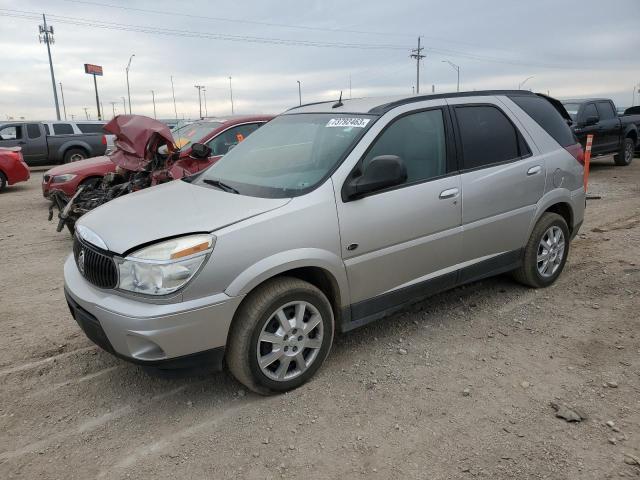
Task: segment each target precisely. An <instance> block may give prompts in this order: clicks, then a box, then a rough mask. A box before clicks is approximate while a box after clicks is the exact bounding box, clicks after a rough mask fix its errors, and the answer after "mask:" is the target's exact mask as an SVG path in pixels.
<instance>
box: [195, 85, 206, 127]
mask: <svg viewBox="0 0 640 480" xmlns="http://www.w3.org/2000/svg"><path fill="white" fill-rule="evenodd" d="M194 87H195V88H197V89H198V105H199V107H200V120H202V94H201V93H200V92H201V90H202V89H203V88H204V85H194Z"/></svg>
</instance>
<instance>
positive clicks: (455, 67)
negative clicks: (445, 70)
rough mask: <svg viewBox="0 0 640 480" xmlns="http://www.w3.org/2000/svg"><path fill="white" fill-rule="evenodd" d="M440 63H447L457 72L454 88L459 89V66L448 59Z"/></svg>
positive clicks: (457, 90)
mask: <svg viewBox="0 0 640 480" xmlns="http://www.w3.org/2000/svg"><path fill="white" fill-rule="evenodd" d="M442 63H448V64H449V65H451V68H453V69H454V70H455V71H456V72H458V87H457V88H456V92H459V91H460V66H459V65H456V64H455V63H453V62H450V61H449V60H442Z"/></svg>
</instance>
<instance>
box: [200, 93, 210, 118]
mask: <svg viewBox="0 0 640 480" xmlns="http://www.w3.org/2000/svg"><path fill="white" fill-rule="evenodd" d="M202 97H203V98H204V116H205V117H208V116H209V110H207V87H206V86H205V87H202Z"/></svg>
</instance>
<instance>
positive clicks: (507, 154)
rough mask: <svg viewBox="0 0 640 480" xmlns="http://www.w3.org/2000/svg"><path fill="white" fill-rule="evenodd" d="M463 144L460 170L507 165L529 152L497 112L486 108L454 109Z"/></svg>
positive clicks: (522, 140)
mask: <svg viewBox="0 0 640 480" xmlns="http://www.w3.org/2000/svg"><path fill="white" fill-rule="evenodd" d="M455 112H456V118H457V120H458V127H459V130H460V139H461V141H462V158H463V168H464V169H465V170H467V169H471V168H479V167H484V166H488V165H494V164H496V163H502V162H508V161H511V160H515V159H517V158H520V157H524V156H527V155H529V154H530V153H531V152H530V150H529V147H528V146H527V145H526V143H525V142H524V139H523V138H522V136H521V135H520V133H519V132H518V131H517V130H516V128H515V127H514V126H513V124H512V123H511V121H510V120H509V119H508V118H507V117H506V116H505V114H504V113H502V111H500V109H498V108H496V107H494V106H488V105H468V106H462V107H458V106H456V107H455Z"/></svg>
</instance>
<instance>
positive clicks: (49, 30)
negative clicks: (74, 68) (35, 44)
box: [39, 13, 60, 120]
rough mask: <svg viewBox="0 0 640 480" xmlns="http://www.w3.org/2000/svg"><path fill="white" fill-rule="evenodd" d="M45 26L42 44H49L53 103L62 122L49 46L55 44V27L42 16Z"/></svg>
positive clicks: (43, 26)
mask: <svg viewBox="0 0 640 480" xmlns="http://www.w3.org/2000/svg"><path fill="white" fill-rule="evenodd" d="M42 21H43V25H40V26H39V27H40V29H39V30H40V42H44V43H46V44H47V54H48V55H49V70H50V71H51V85H52V86H53V101H54V102H55V104H56V117H57V118H58V120H60V106H59V105H58V91H57V89H56V76H55V75H54V74H53V60H51V47H50V46H49V44H51V43H54V40H53V27H52V26H51V25H47V18H46V17H45V16H44V13H43V14H42Z"/></svg>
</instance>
